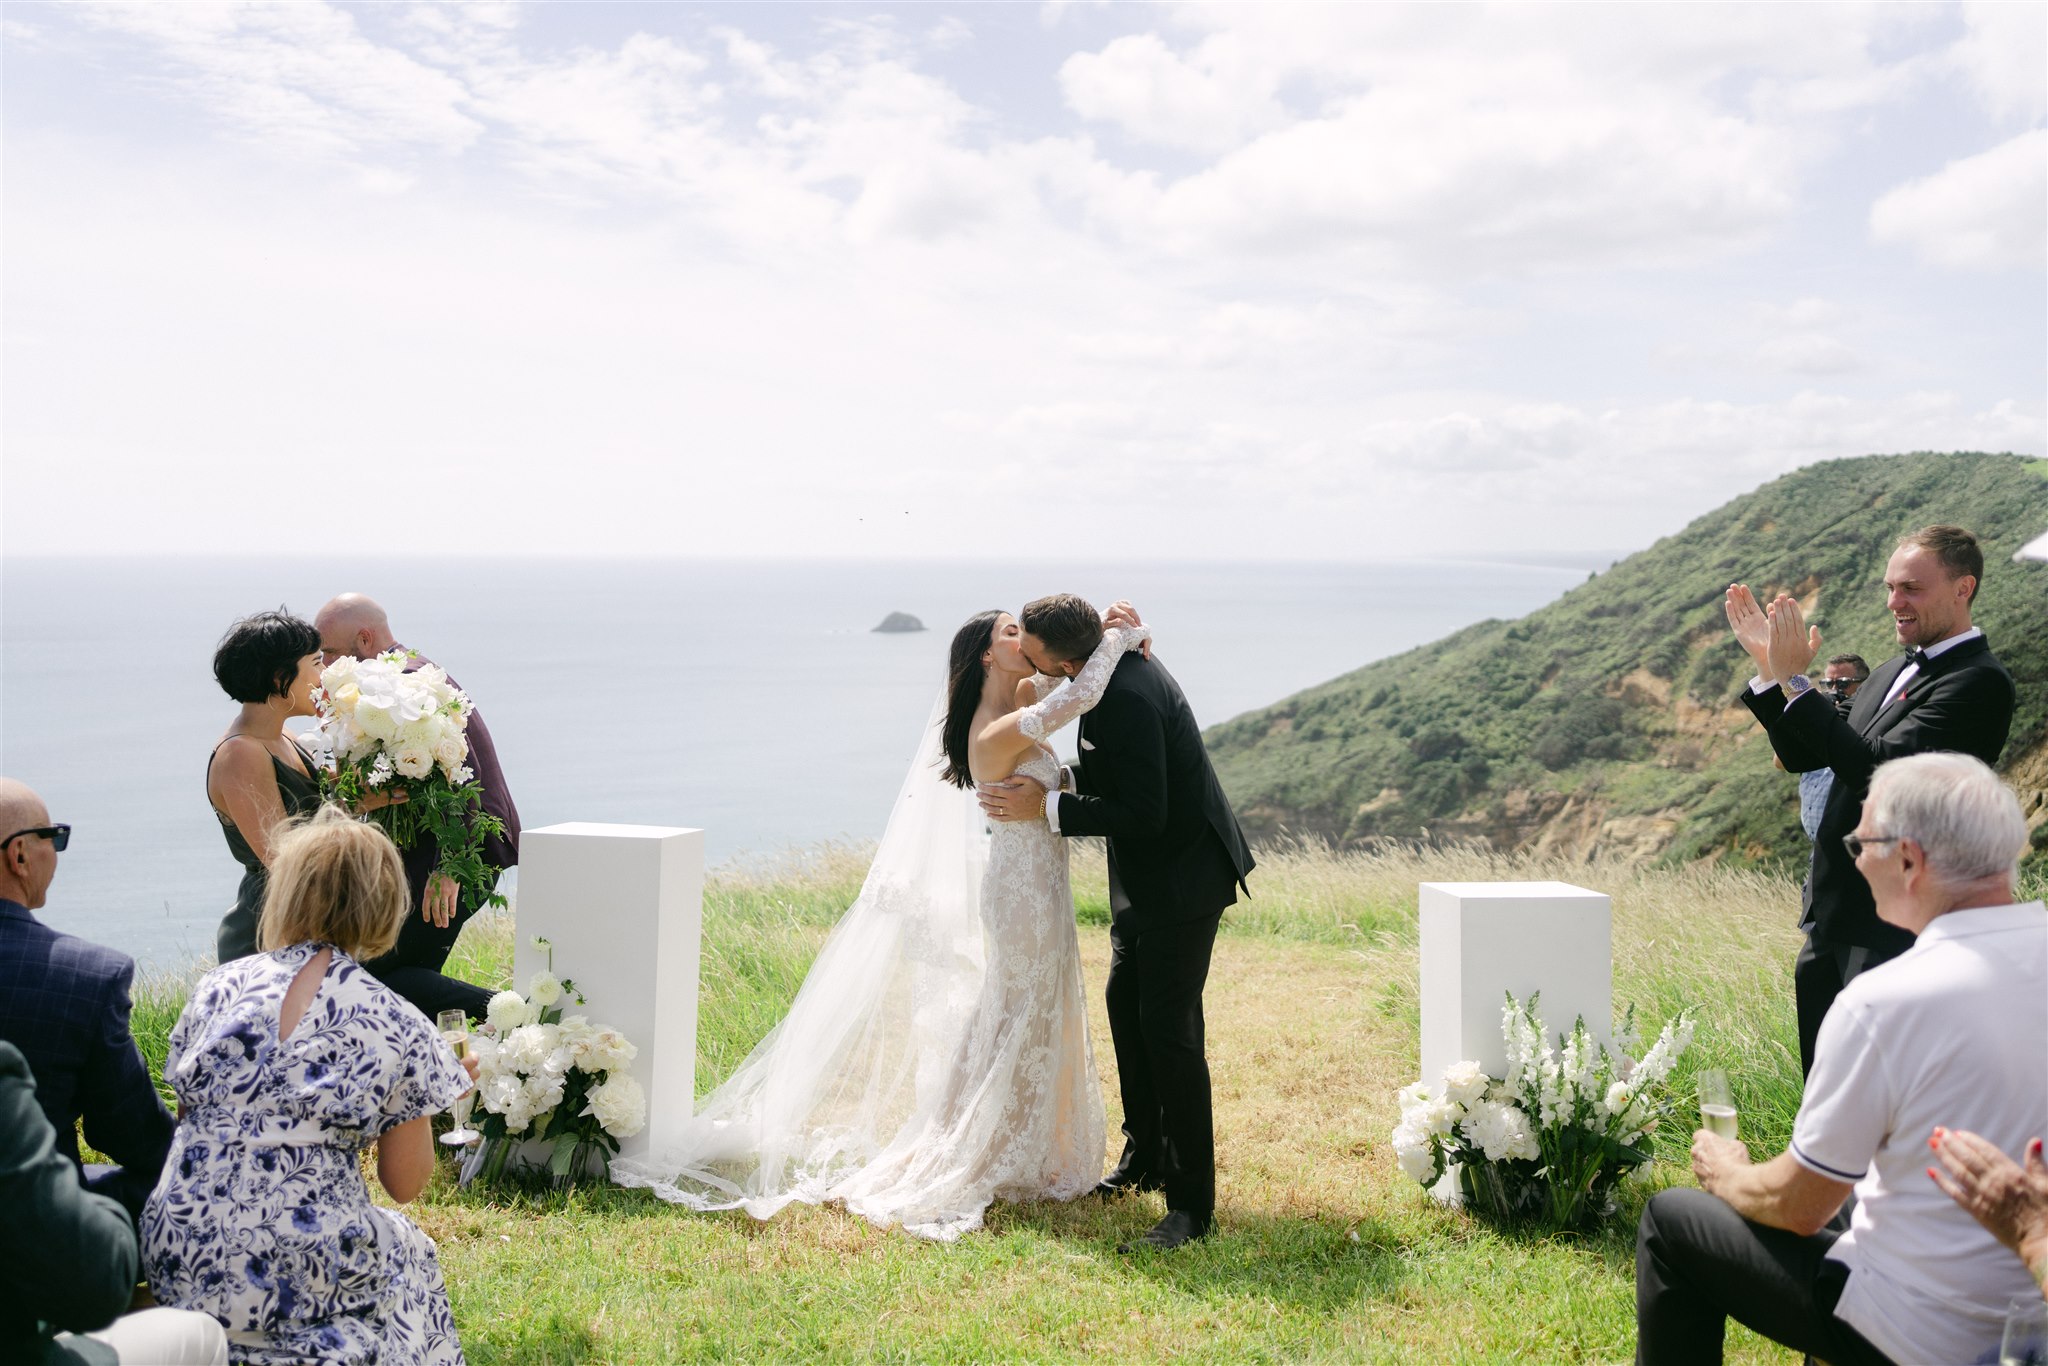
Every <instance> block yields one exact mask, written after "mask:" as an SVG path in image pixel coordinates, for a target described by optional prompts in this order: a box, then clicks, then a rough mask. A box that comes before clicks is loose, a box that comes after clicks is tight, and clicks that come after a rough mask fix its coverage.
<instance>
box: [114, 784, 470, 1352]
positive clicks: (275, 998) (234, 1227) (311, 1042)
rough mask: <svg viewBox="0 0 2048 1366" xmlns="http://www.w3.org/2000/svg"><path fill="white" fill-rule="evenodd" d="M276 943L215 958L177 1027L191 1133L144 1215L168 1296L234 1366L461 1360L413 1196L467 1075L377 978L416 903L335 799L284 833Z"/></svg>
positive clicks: (146, 1250)
mask: <svg viewBox="0 0 2048 1366" xmlns="http://www.w3.org/2000/svg"><path fill="white" fill-rule="evenodd" d="M270 852H271V854H272V860H271V875H270V878H269V888H268V893H267V900H266V902H265V905H264V909H263V919H262V923H263V952H261V953H258V954H254V955H252V956H250V957H247V958H243V959H240V960H238V961H236V962H232V963H227V964H224V965H222V966H220V967H217V968H215V969H214V970H213V971H212V972H209V973H207V974H206V976H205V977H203V978H201V979H200V980H199V983H198V985H196V986H195V987H193V989H192V996H191V999H190V1000H189V1001H188V1002H187V1003H186V1005H185V1009H184V1012H183V1014H181V1015H180V1016H179V1017H178V1024H177V1027H176V1028H175V1029H173V1030H172V1031H171V1038H170V1051H169V1056H168V1057H167V1059H166V1061H165V1063H164V1079H165V1080H166V1081H168V1082H169V1083H170V1084H171V1086H172V1087H173V1088H174V1089H175V1090H176V1091H177V1093H178V1131H177V1136H176V1138H175V1139H174V1140H173V1141H172V1144H171V1153H170V1156H169V1158H168V1159H166V1161H165V1162H164V1173H163V1176H162V1177H161V1178H160V1179H159V1180H158V1182H157V1185H156V1189H155V1190H154V1191H152V1192H150V1197H149V1203H148V1204H147V1205H145V1206H144V1207H143V1211H142V1268H143V1271H144V1272H145V1273H146V1274H147V1276H148V1278H149V1285H150V1290H151V1292H152V1293H153V1294H154V1295H155V1296H156V1299H157V1302H158V1303H159V1304H165V1305H170V1306H173V1307H176V1308H179V1309H194V1310H198V1311H200V1312H201V1313H205V1314H211V1315H212V1316H213V1317H214V1318H216V1319H218V1320H220V1322H221V1324H222V1326H223V1327H225V1328H226V1329H227V1331H228V1347H229V1352H230V1354H231V1357H232V1359H233V1360H234V1361H236V1362H246V1363H262V1364H263V1366H268V1363H272V1362H287V1361H289V1362H303V1361H318V1362H325V1363H349V1362H353V1363H368V1362H406V1363H419V1364H420V1366H457V1364H458V1363H460V1362H461V1361H462V1344H461V1343H460V1342H459V1341H458V1340H457V1338H456V1334H455V1321H454V1318H453V1316H452V1315H451V1314H450V1312H449V1308H448V1290H447V1285H446V1282H445V1281H444V1280H443V1278H442V1275H441V1265H440V1260H439V1258H438V1255H437V1254H436V1252H435V1248H434V1243H433V1240H432V1239H431V1238H429V1237H427V1235H426V1234H424V1233H422V1232H421V1231H420V1229H419V1227H418V1226H417V1225H415V1224H414V1223H413V1222H412V1221H411V1220H410V1219H407V1218H406V1217H405V1216H404V1215H403V1214H400V1213H398V1212H397V1211H396V1210H390V1209H383V1208H380V1207H378V1206H377V1205H375V1204H373V1203H371V1200H370V1190H369V1186H368V1184H367V1183H366V1182H365V1181H364V1179H363V1164H362V1160H361V1159H362V1152H363V1150H364V1149H365V1148H374V1149H375V1150H376V1155H377V1157H376V1171H377V1182H378V1184H379V1185H381V1186H382V1187H383V1188H384V1191H385V1193H386V1194H387V1195H389V1196H390V1197H391V1199H392V1200H394V1201H395V1202H397V1203H399V1204H405V1203H406V1202H408V1201H410V1200H411V1199H413V1197H415V1196H416V1195H418V1194H419V1193H420V1190H421V1189H422V1188H423V1187H424V1186H425V1185H426V1183H427V1178H428V1177H429V1176H430V1175H431V1174H432V1172H433V1167H434V1151H433V1148H434V1145H433V1138H432V1135H431V1134H430V1133H429V1132H428V1116H430V1115H432V1114H434V1113H435V1112H436V1111H439V1110H443V1109H445V1108H447V1106H448V1105H449V1104H450V1102H452V1101H454V1100H455V1098H456V1097H458V1096H459V1095H461V1094H462V1093H463V1092H465V1091H467V1090H469V1088H470V1085H471V1079H470V1076H469V1074H468V1072H467V1071H466V1070H465V1068H464V1066H463V1065H462V1064H461V1063H459V1062H457V1061H456V1060H455V1054H454V1053H453V1052H452V1051H451V1050H450V1049H449V1047H448V1045H447V1044H445V1043H443V1042H442V1041H441V1038H440V1036H439V1035H438V1034H437V1033H436V1032H435V1029H434V1026H433V1025H432V1024H431V1023H430V1022H429V1021H428V1020H427V1018H426V1016H424V1015H422V1014H420V1012H419V1011H418V1010H417V1009H415V1008H414V1007H413V1006H412V1005H411V1004H410V1003H408V1002H407V1001H406V1000H404V998H402V997H400V996H399V995H398V994H397V993H396V992H394V991H392V990H391V989H390V988H389V987H387V986H385V985H384V984H383V983H381V982H379V981H378V980H377V979H376V978H374V977H372V976H371V975H370V974H369V973H368V972H366V971H364V970H363V967H362V964H361V960H362V959H364V958H370V957H374V956H375V955H377V954H379V953H382V952H383V951H384V950H386V949H388V948H390V947H391V944H392V942H393V941H394V940H396V939H397V938H398V929H399V922H400V921H401V920H402V919H403V918H404V916H405V914H406V885H405V870H404V868H403V867H402V866H401V865H400V863H399V858H398V850H397V849H396V848H395V847H393V845H392V843H391V840H390V838H389V837H388V836H386V835H385V834H384V832H383V831H382V830H379V829H378V828H377V827H376V826H374V825H370V824H368V823H367V822H363V821H357V820H353V819H351V818H350V817H349V815H348V814H347V813H346V812H344V811H343V810H342V809H341V808H339V807H337V806H331V805H330V806H326V807H322V808H321V809H320V810H319V811H318V812H316V813H315V814H314V815H313V817H312V818H311V819H309V820H307V821H305V822H303V823H301V824H299V825H296V826H294V827H292V828H291V829H289V830H286V831H283V832H281V833H280V834H279V835H278V836H277V838H276V839H274V840H273V841H272V842H271V845H270Z"/></svg>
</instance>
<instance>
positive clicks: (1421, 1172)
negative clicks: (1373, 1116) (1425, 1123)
mask: <svg viewBox="0 0 2048 1366" xmlns="http://www.w3.org/2000/svg"><path fill="white" fill-rule="evenodd" d="M1394 1157H1395V1160H1397V1161H1398V1162H1400V1164H1401V1170H1402V1171H1404V1172H1406V1173H1407V1174H1408V1179H1409V1180H1411V1181H1421V1182H1425V1183H1427V1182H1428V1181H1429V1179H1430V1178H1431V1177H1432V1176H1434V1175H1435V1174H1436V1148H1435V1146H1434V1145H1433V1144H1431V1142H1430V1141H1429V1135H1428V1134H1427V1133H1425V1132H1423V1130H1422V1129H1421V1128H1420V1127H1419V1126H1417V1125H1414V1124H1410V1123H1406V1122H1404V1123H1402V1124H1399V1125H1397V1126H1395V1129H1394Z"/></svg>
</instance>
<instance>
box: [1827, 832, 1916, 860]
mask: <svg viewBox="0 0 2048 1366" xmlns="http://www.w3.org/2000/svg"><path fill="white" fill-rule="evenodd" d="M1904 838H1905V836H1904V835H1872V836H1871V837H1870V838H1869V839H1865V838H1863V836H1861V835H1856V834H1849V835H1844V836H1842V847H1843V848H1844V849H1847V850H1848V851H1849V857H1850V858H1852V859H1853V858H1861V857H1863V851H1864V850H1865V849H1867V848H1869V847H1870V846H1872V845H1875V844H1897V843H1898V842H1899V841H1900V840H1902V839H1904Z"/></svg>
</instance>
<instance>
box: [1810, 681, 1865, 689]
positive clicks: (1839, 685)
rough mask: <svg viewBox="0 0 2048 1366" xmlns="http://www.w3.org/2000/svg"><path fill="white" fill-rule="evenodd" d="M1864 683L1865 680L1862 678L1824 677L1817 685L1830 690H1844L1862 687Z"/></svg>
mask: <svg viewBox="0 0 2048 1366" xmlns="http://www.w3.org/2000/svg"><path fill="white" fill-rule="evenodd" d="M1862 684H1863V680H1862V679H1860V678H1823V679H1820V680H1819V681H1818V684H1817V686H1819V687H1821V688H1823V689H1825V690H1826V691H1828V692H1844V691H1847V690H1848V689H1850V688H1857V687H1861V686H1862Z"/></svg>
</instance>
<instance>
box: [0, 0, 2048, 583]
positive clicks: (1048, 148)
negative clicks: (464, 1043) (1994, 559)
mask: <svg viewBox="0 0 2048 1366" xmlns="http://www.w3.org/2000/svg"><path fill="white" fill-rule="evenodd" d="M2044 16H2048V6H2043V5H2040V4H2034V3H2025V4H1983V5H1964V6H1960V7H1956V6H1945V5H1937V6H1914V5H1899V4H1882V5H1855V4H1829V5H1819V4H1814V5H1803V4H1769V5H1757V6H1746V5H1708V6H1688V5H1676V4H1674V5H1629V6H1605V5H1569V6H1560V7H1549V6H1542V5H1510V6H1490V5H1456V6H1453V5H1443V6H1418V7H1408V6H1400V5H1290V4H1277V3H1267V4H1258V5H1249V4H1245V5H1216V4H1204V3H1196V4H1164V5H1156V6H1124V5H1114V6H1111V5H1099V4H1057V3H1056V4H1045V5H1024V4H1017V5H981V6H948V5H897V6H888V5H882V6H869V5H834V6H812V5H795V4H784V5H745V6H740V5H733V6H718V5H696V4H634V5H607V4H594V3H582V4H573V5H571V4H544V5H534V4H512V3H472V4H461V5H412V4H404V3H395V4H382V5H364V6H358V5H344V4H327V3H317V2H314V0H304V2H294V3H282V4H262V3H258V4H246V5H243V4H216V3H199V2H196V0H187V2H186V3H177V4H167V3H146V4H132V3H131V4H123V3H98V2H96V0H81V2H80V3H73V4H65V5H42V4H34V3H16V2H15V0H8V3H6V4H4V6H0V154H4V160H0V551H4V552H5V553H6V554H10V555H32V554H88V555H101V554H141V555H163V554H178V553H209V554H219V553H249V554H282V553H298V554H307V553H334V552H335V551H336V550H337V549H338V548H339V549H343V550H345V551H346V552H347V553H352V554H383V555H397V554H449V555H478V554H487V553H488V554H507V553H510V554H532V555H719V556H730V555H747V556H772V557H781V556H817V557H887V558H901V557H933V558H949V559H959V558H966V557H974V558H979V557H983V556H988V557H1008V558H1014V559H1018V560H1030V559H1034V558H1039V557H1058V556H1087V557H1089V558H1091V559H1096V560H1101V559H1119V558H1160V557H1174V558H1201V559H1316V560H1351V559H1380V558H1395V557H1412V556H1420V555H1452V556H1468V555H1469V556H1493V555H1498V554H1503V553H1539V552H1549V553H1562V552H1575V551H1579V550H1583V549H1584V548H1586V547H1596V548H1599V549H1602V550H1607V549H1613V550H1616V551H1626V550H1630V549H1634V548H1637V547H1640V546H1643V545H1647V544H1649V543H1650V542H1651V541H1652V540H1654V539H1655V538H1656V537H1658V536H1661V535H1664V534H1667V533H1669V532H1672V531H1676V530H1677V529H1679V528H1680V527H1682V526H1684V525H1685V524H1686V523H1687V522H1689V521H1690V520H1692V519H1693V518H1694V517H1696V516H1699V515H1700V514H1702V513H1705V512H1707V511H1709V510H1711V509H1712V508H1714V507H1716V506H1718V505H1719V504H1721V503H1723V502H1725V501H1727V500H1728V499H1729V498H1731V497H1733V496H1735V495H1737V494H1739V493H1742V492H1745V491H1747V490H1749V489H1751V488H1754V487H1756V486H1757V485H1759V484H1761V483H1763V482H1765V481H1767V480H1769V479H1771V478H1774V477H1776V476H1777V475H1779V474H1782V473H1784V472H1786V471H1789V470H1791V469H1794V468H1797V467H1799V466H1801V465H1805V464H1809V463H1812V462H1814V461H1818V460H1826V459H1833V458H1837V457H1842V456H1855V455H1864V454H1870V453H1875V452H1894V451H1910V450H1954V449H1971V450H1997V451H2019V452H2025V453H2029V454H2035V455H2039V454H2042V453H2044V448H2048V412H2044V392H2043V391H2044V383H2048V380H2044V376H2048V280H2044V258H2048V19H2044Z"/></svg>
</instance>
